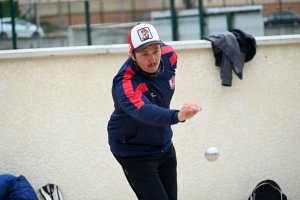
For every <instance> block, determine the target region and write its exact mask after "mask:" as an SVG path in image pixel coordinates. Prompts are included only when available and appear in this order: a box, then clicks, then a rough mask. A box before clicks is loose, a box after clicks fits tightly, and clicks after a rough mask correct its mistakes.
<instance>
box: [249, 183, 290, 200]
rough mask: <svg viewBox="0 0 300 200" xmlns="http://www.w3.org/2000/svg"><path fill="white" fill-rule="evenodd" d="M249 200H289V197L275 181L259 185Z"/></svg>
mask: <svg viewBox="0 0 300 200" xmlns="http://www.w3.org/2000/svg"><path fill="white" fill-rule="evenodd" d="M248 200H287V197H286V195H285V194H283V193H282V192H281V189H280V187H279V185H278V184H277V183H276V182H275V181H272V180H264V181H262V182H260V183H259V184H257V186H256V187H255V188H254V190H253V192H252V194H251V195H250V197H249V198H248Z"/></svg>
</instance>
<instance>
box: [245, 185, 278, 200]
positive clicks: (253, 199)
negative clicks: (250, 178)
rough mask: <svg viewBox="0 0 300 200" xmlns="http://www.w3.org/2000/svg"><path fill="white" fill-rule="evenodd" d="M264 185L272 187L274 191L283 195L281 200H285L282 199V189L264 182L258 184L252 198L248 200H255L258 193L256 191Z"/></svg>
mask: <svg viewBox="0 0 300 200" xmlns="http://www.w3.org/2000/svg"><path fill="white" fill-rule="evenodd" d="M263 185H270V186H271V187H273V188H274V189H276V190H278V192H279V193H280V194H281V195H280V199H281V200H284V199H282V198H283V193H282V191H281V189H280V188H278V187H276V186H274V185H273V184H270V183H268V182H264V181H263V182H261V183H260V184H258V185H257V186H256V187H255V188H254V190H253V192H252V194H251V196H250V197H249V199H248V200H255V192H256V190H257V189H258V188H259V187H260V186H263Z"/></svg>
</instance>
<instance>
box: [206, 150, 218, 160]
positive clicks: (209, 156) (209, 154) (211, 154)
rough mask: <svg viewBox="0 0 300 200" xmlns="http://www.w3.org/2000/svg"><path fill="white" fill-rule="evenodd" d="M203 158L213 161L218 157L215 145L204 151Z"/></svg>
mask: <svg viewBox="0 0 300 200" xmlns="http://www.w3.org/2000/svg"><path fill="white" fill-rule="evenodd" d="M205 158H206V160H208V161H210V162H213V161H216V160H217V159H218V158H219V151H218V149H217V148H216V147H209V148H208V149H206V151H205Z"/></svg>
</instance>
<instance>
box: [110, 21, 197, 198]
mask: <svg viewBox="0 0 300 200" xmlns="http://www.w3.org/2000/svg"><path fill="white" fill-rule="evenodd" d="M127 41H128V43H129V48H130V50H129V58H128V59H127V60H126V62H125V63H124V65H123V66H122V67H121V69H120V70H119V72H118V74H117V75H116V76H115V77H114V80H113V86H112V97H113V100H114V107H115V110H114V111H113V113H112V115H111V118H110V120H109V122H108V127H107V130H108V136H109V145H110V149H111V151H112V153H113V155H114V156H115V158H116V159H117V161H118V162H119V163H120V165H121V166H122V168H123V171H124V173H125V176H126V178H127V180H128V182H129V184H130V186H131V188H132V189H133V191H134V192H135V194H136V196H137V197H138V199H140V200H147V199H149V200H176V199H177V172H176V166H177V161H176V152H175V149H174V146H173V144H172V140H171V139H172V135H173V132H172V129H171V125H173V124H177V123H179V122H184V121H185V120H187V119H190V118H192V117H193V116H194V115H195V114H196V113H198V112H199V111H200V110H201V108H200V107H199V106H198V105H196V104H193V103H185V104H184V105H183V107H182V108H181V109H180V110H173V109H170V102H171V99H172V96H173V93H174V90H175V69H176V65H177V55H176V53H175V51H174V50H173V48H172V47H171V46H167V45H165V44H163V43H162V41H161V40H160V38H159V34H158V32H157V30H156V28H155V27H154V26H153V25H151V24H138V25H136V26H134V27H133V28H132V29H131V30H130V31H129V33H128V36H127Z"/></svg>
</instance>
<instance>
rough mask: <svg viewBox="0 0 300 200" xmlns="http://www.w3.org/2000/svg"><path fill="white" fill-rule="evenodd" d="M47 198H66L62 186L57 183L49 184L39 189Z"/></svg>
mask: <svg viewBox="0 0 300 200" xmlns="http://www.w3.org/2000/svg"><path fill="white" fill-rule="evenodd" d="M39 191H40V193H41V194H42V195H43V197H44V198H45V200H64V197H63V194H62V192H61V190H60V188H59V187H58V186H57V185H55V184H47V185H45V186H43V187H42V188H40V189H39Z"/></svg>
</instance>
